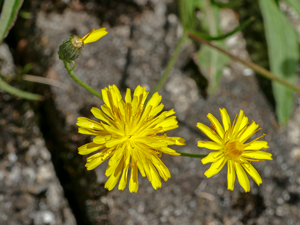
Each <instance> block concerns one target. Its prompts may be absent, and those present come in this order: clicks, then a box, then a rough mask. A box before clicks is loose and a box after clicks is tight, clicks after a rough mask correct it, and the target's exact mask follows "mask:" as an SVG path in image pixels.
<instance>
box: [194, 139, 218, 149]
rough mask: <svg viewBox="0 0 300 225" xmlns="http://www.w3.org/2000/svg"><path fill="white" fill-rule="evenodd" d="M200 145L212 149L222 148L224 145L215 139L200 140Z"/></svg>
mask: <svg viewBox="0 0 300 225" xmlns="http://www.w3.org/2000/svg"><path fill="white" fill-rule="evenodd" d="M197 146H198V147H200V148H207V149H210V150H221V149H222V146H221V145H220V144H218V143H216V142H213V141H198V145H197Z"/></svg>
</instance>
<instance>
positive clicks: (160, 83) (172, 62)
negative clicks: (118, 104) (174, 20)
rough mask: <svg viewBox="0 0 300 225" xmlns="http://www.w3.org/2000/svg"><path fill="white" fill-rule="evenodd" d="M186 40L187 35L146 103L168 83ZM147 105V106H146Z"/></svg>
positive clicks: (180, 40) (183, 37) (179, 42)
mask: <svg viewBox="0 0 300 225" xmlns="http://www.w3.org/2000/svg"><path fill="white" fill-rule="evenodd" d="M185 40H186V34H183V35H182V37H181V38H180V39H179V41H178V43H177V45H176V47H175V51H174V54H173V55H172V57H171V59H170V60H169V62H168V65H167V67H166V69H165V71H164V73H163V75H162V77H161V78H160V80H159V81H158V83H157V84H156V86H155V87H154V89H153V90H152V91H151V92H150V94H149V95H148V98H147V101H146V103H147V102H148V100H149V99H150V98H151V96H152V95H153V94H154V93H155V92H157V91H159V90H160V89H161V87H162V86H163V85H164V84H165V83H166V81H167V78H168V76H169V74H170V72H171V70H172V69H173V66H174V64H175V62H176V59H177V58H178V56H179V53H180V50H181V47H182V45H183V43H184V41H185ZM146 103H145V105H146Z"/></svg>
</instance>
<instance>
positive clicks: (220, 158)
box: [197, 109, 272, 192]
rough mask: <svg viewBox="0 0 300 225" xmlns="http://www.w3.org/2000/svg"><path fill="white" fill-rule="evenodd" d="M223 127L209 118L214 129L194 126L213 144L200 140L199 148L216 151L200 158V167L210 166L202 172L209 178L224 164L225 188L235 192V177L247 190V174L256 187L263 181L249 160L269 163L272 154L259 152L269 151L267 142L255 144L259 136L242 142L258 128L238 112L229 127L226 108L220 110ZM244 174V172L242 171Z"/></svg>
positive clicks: (241, 112)
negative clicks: (225, 171) (201, 165)
mask: <svg viewBox="0 0 300 225" xmlns="http://www.w3.org/2000/svg"><path fill="white" fill-rule="evenodd" d="M220 112H221V118H222V122H223V127H224V128H223V127H222V126H221V124H220V123H219V121H218V120H217V119H216V118H215V117H214V116H213V115H212V114H210V113H209V114H208V115H207V117H208V119H209V120H210V122H211V123H212V127H213V129H211V128H209V127H208V126H205V125H204V124H202V123H198V124H197V127H198V128H199V129H200V130H201V131H202V132H203V133H204V134H206V135H207V136H208V137H209V138H210V139H211V140H212V141H199V142H198V147H203V148H208V149H211V150H216V151H215V152H212V153H209V154H208V155H207V156H206V157H205V158H203V159H202V163H203V164H207V163H212V164H211V166H210V168H209V169H208V170H207V171H206V172H205V173H204V175H205V176H207V177H208V178H209V177H211V176H213V175H215V174H217V173H218V172H220V171H221V169H222V168H223V167H224V165H225V164H226V163H227V167H228V170H227V184H228V189H229V190H233V189H234V183H235V178H236V174H237V177H238V180H239V182H240V184H241V186H242V187H243V188H244V190H245V192H249V191H250V183H249V179H248V176H247V174H246V172H247V173H248V174H249V175H250V176H251V177H252V178H253V180H254V181H255V182H256V183H257V185H258V186H259V185H260V184H261V183H262V179H261V177H260V175H259V173H258V172H257V170H256V169H255V168H254V167H253V166H252V165H251V162H252V161H256V162H257V161H264V160H272V154H271V153H268V152H264V151H261V150H262V149H266V148H269V146H268V142H266V141H258V139H260V138H261V137H263V136H265V134H264V135H262V136H260V137H258V138H256V139H254V140H252V141H250V142H248V143H245V142H246V141H247V140H248V139H249V138H250V137H251V136H252V135H253V134H254V133H255V132H257V131H258V130H260V128H258V127H259V125H258V124H256V123H255V121H252V122H251V123H250V124H249V122H248V117H246V116H245V115H244V112H243V110H240V113H239V115H238V118H237V119H236V117H235V120H234V122H233V124H232V125H231V121H230V118H229V115H228V113H227V111H226V109H220ZM245 171H246V172H245Z"/></svg>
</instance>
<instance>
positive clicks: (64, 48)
mask: <svg viewBox="0 0 300 225" xmlns="http://www.w3.org/2000/svg"><path fill="white" fill-rule="evenodd" d="M106 34H107V31H106V28H100V29H97V30H95V29H93V30H92V31H91V32H90V33H88V34H87V35H85V36H84V37H83V38H80V37H78V36H76V35H71V36H69V37H68V38H67V39H66V40H65V41H64V42H63V43H62V44H61V45H60V46H59V50H58V55H59V59H60V60H63V61H67V62H71V61H73V60H75V59H76V58H78V57H79V56H80V54H81V52H82V50H83V47H84V45H85V44H88V43H91V42H95V41H98V40H99V39H100V38H102V37H103V36H105V35H106Z"/></svg>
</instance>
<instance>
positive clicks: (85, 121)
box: [76, 117, 103, 130]
mask: <svg viewBox="0 0 300 225" xmlns="http://www.w3.org/2000/svg"><path fill="white" fill-rule="evenodd" d="M76 125H77V126H79V127H82V128H90V129H96V130H103V126H102V125H101V124H100V123H98V122H96V121H94V120H91V119H89V118H86V117H78V118H77V123H76Z"/></svg>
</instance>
